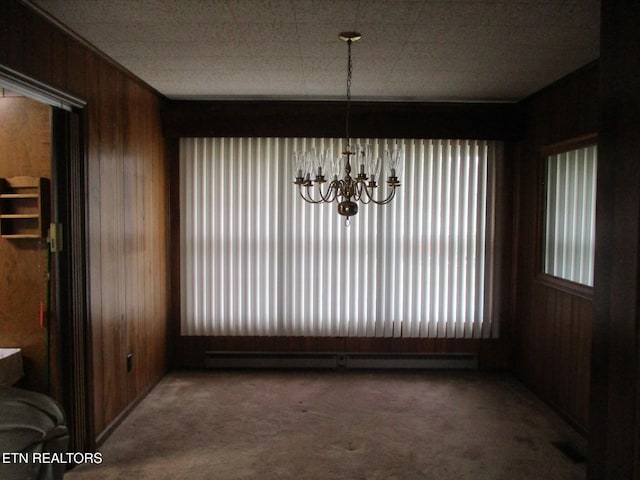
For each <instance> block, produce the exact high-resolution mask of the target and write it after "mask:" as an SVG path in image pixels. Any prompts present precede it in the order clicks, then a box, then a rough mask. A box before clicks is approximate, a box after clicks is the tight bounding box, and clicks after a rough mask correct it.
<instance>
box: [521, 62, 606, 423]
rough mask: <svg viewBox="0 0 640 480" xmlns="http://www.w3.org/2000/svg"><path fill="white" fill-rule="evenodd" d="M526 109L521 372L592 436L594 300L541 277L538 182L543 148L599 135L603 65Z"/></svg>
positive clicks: (568, 80) (562, 84)
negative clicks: (589, 420) (590, 387)
mask: <svg viewBox="0 0 640 480" xmlns="http://www.w3.org/2000/svg"><path fill="white" fill-rule="evenodd" d="M523 107H524V108H525V112H526V119H525V132H526V138H525V140H524V141H523V142H521V144H520V145H519V159H518V161H517V163H516V167H515V169H516V196H515V204H516V209H517V210H516V219H515V222H516V226H515V232H516V256H515V260H516V262H515V273H514V276H515V282H514V285H515V288H514V306H515V309H514V319H513V324H512V337H513V361H514V369H515V370H516V372H517V373H518V374H519V376H520V377H521V378H522V380H523V381H524V382H525V383H526V384H527V385H529V386H530V387H531V388H532V389H533V390H534V391H535V392H536V393H538V394H539V395H540V396H541V397H542V398H543V399H544V400H545V401H547V402H548V403H550V404H551V405H553V406H554V407H555V408H556V409H558V410H559V411H560V412H561V413H563V414H564V415H565V416H566V417H567V418H569V419H570V420H571V421H573V423H574V424H575V425H576V426H577V427H578V428H580V429H583V430H586V428H587V423H588V402H589V382H590V368H591V365H590V351H591V328H592V322H593V305H592V299H591V298H585V297H584V296H578V295H575V294H571V293H568V292H567V291H563V290H559V289H558V288H556V287H553V286H551V285H549V284H547V283H545V282H544V280H543V279H541V278H540V277H539V275H538V273H539V272H538V271H537V265H538V263H537V259H538V255H539V252H538V237H539V235H540V232H539V231H538V227H537V225H538V219H539V217H540V215H542V212H540V211H539V204H540V203H539V201H538V200H539V199H538V192H539V183H540V182H541V179H540V178H539V176H538V175H539V162H540V149H541V148H542V147H544V146H546V145H550V144H554V143H558V142H562V141H566V140H571V139H573V138H577V137H581V136H584V135H587V134H592V133H595V132H597V127H598V68H597V65H595V64H591V65H589V66H587V67H585V68H584V69H581V70H579V71H578V72H575V73H574V74H572V75H570V76H568V77H566V78H564V79H562V80H561V81H559V82H557V83H555V84H553V85H551V86H549V87H547V88H546V89H544V90H542V91H541V92H539V93H538V94H536V95H534V96H533V97H531V98H529V99H527V100H526V101H524V102H523Z"/></svg>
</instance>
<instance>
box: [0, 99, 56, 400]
mask: <svg viewBox="0 0 640 480" xmlns="http://www.w3.org/2000/svg"><path fill="white" fill-rule="evenodd" d="M22 175H26V176H32V177H44V178H48V179H50V178H51V112H50V107H49V106H48V105H43V104H41V103H39V102H36V101H34V100H30V99H28V98H24V97H4V98H0V178H8V177H17V176H22ZM46 201H47V202H48V204H49V205H51V199H50V198H49V199H47V200H46ZM46 277H47V243H46V240H45V239H31V238H28V239H16V240H8V239H4V238H0V347H3V348H15V347H18V348H22V356H23V364H24V371H25V376H24V378H23V379H22V380H21V382H20V383H19V385H18V386H20V387H22V388H28V389H30V390H36V391H39V392H43V393H48V383H49V382H48V379H47V368H48V366H49V365H50V366H51V367H55V363H56V362H55V361H52V362H50V363H49V362H48V360H47V330H46V329H45V328H42V327H41V326H40V314H39V312H40V302H43V304H44V303H46V298H47V280H46ZM48 363H49V365H48Z"/></svg>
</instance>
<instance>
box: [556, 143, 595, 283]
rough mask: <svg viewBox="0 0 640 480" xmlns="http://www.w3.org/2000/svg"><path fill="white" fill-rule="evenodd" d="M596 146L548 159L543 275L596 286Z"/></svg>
mask: <svg viewBox="0 0 640 480" xmlns="http://www.w3.org/2000/svg"><path fill="white" fill-rule="evenodd" d="M597 153H598V148H597V146H596V145H591V146H588V147H585V148H579V149H576V150H571V151H569V152H563V153H559V154H556V155H550V156H549V157H547V198H546V219H545V223H546V225H545V248H544V259H545V260H544V273H547V274H549V275H554V276H556V277H560V278H564V279H566V280H570V281H573V282H577V283H582V284H584V285H588V286H593V262H594V254H595V218H596V167H597V165H596V164H597Z"/></svg>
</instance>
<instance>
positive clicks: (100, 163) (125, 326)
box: [0, 0, 169, 440]
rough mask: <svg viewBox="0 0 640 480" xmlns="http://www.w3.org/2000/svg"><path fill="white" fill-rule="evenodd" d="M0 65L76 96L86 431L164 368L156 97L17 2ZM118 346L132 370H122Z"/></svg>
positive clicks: (122, 408) (102, 424)
mask: <svg viewBox="0 0 640 480" xmlns="http://www.w3.org/2000/svg"><path fill="white" fill-rule="evenodd" d="M0 64H3V65H5V66H7V67H9V68H11V69H13V70H16V71H18V72H20V73H22V74H25V75H28V76H30V77H32V78H34V79H36V80H38V81H41V82H43V83H45V84H47V85H50V86H52V87H55V88H57V89H60V90H62V91H64V92H67V93H69V94H72V95H74V96H76V97H78V98H81V99H83V100H84V101H86V104H87V105H86V107H85V108H84V111H83V112H82V116H83V120H84V144H85V148H86V152H85V154H86V167H87V192H88V204H87V217H88V218H87V222H88V229H87V242H88V246H87V247H88V251H89V272H88V278H89V297H90V303H89V320H90V325H89V327H90V330H91V332H92V334H91V335H92V336H91V357H92V359H93V371H92V372H89V374H90V375H91V376H92V377H93V410H94V418H92V419H90V421H92V422H93V423H94V430H95V432H96V436H97V437H98V439H99V440H100V439H101V438H102V437H103V436H104V435H103V434H104V433H105V432H108V431H109V427H110V426H112V425H114V422H116V421H117V420H118V418H119V417H120V416H121V415H122V414H123V412H126V410H127V409H128V408H129V407H130V406H131V405H133V404H134V403H135V402H136V401H137V400H139V399H140V398H141V397H142V396H144V395H145V394H146V392H147V391H148V390H149V389H150V388H151V387H152V386H153V385H154V384H155V383H156V382H157V381H158V380H159V379H160V378H161V377H162V376H163V375H164V373H165V372H166V368H167V339H168V335H167V321H168V306H169V295H168V271H167V265H168V256H167V252H168V237H167V231H168V223H169V218H168V195H167V191H168V182H167V180H168V176H167V171H166V168H165V154H164V142H163V138H162V131H161V124H160V107H161V102H162V97H161V96H160V95H159V94H158V93H157V92H155V91H154V90H152V89H151V88H150V87H148V86H146V85H145V84H143V83H141V82H140V81H139V80H137V79H136V78H135V77H133V76H132V75H131V74H129V73H127V72H126V71H124V70H123V69H121V68H120V67H118V66H116V65H114V64H113V63H111V62H110V61H109V60H108V59H106V57H103V56H102V55H100V54H99V53H97V52H95V51H93V50H92V49H91V48H89V47H87V46H85V45H84V44H83V43H81V42H80V41H78V40H76V39H75V38H74V37H72V36H71V35H70V34H68V33H67V32H65V31H64V30H63V29H61V28H59V27H57V26H56V25H55V24H54V23H53V22H50V21H49V20H47V19H46V18H44V17H43V16H41V15H40V14H38V13H37V12H34V11H33V10H31V8H30V7H28V6H26V5H24V4H22V3H21V2H19V1H17V0H8V1H5V2H4V3H3V7H2V16H1V17H0ZM127 354H132V355H133V368H132V370H131V372H129V373H128V372H127V361H126V357H127Z"/></svg>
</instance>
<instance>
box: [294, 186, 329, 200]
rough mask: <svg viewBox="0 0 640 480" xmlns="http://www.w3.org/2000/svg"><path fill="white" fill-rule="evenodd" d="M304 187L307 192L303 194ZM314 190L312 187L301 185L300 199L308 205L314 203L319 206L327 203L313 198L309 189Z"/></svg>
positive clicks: (299, 190)
mask: <svg viewBox="0 0 640 480" xmlns="http://www.w3.org/2000/svg"><path fill="white" fill-rule="evenodd" d="M302 187H305V190H304V192H303V190H302ZM310 188H312V186H311V185H300V186H299V188H298V192H299V193H300V197H301V198H302V199H303V200H304V201H305V202H307V203H313V204H314V205H317V204H319V203H325V202H324V200H316V199H314V198H313V196H312V195H311V193H310V192H309V189H310Z"/></svg>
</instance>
